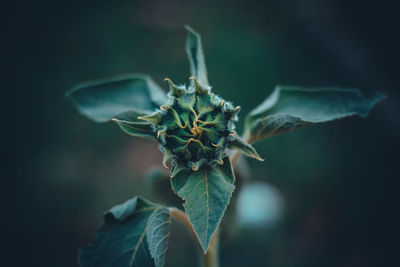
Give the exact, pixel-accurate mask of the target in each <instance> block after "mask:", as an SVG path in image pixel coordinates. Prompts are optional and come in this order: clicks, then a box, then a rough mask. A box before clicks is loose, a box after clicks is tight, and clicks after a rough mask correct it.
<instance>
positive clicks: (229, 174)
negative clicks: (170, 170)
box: [171, 157, 235, 253]
mask: <svg viewBox="0 0 400 267" xmlns="http://www.w3.org/2000/svg"><path fill="white" fill-rule="evenodd" d="M234 181H235V176H234V174H233V171H232V166H231V163H230V160H229V157H225V158H224V159H223V164H222V165H217V166H214V167H210V166H208V165H207V166H204V167H203V168H201V169H200V170H198V171H192V170H189V169H183V170H181V171H180V172H178V173H177V174H176V175H175V176H174V177H173V178H172V179H171V183H172V188H173V189H174V191H175V192H176V193H177V195H178V196H179V197H181V198H182V199H183V200H184V201H185V203H184V207H185V212H186V214H187V215H188V217H189V220H190V222H191V224H192V225H193V228H194V230H195V232H196V235H197V238H198V239H199V241H200V244H201V247H202V249H203V251H204V253H206V252H207V249H208V246H209V243H210V240H211V238H212V236H213V234H214V233H215V231H216V230H217V228H218V225H219V223H220V221H221V219H222V216H223V215H224V212H225V209H226V207H227V206H228V204H229V199H230V198H231V195H232V192H233V190H234V188H235V186H234Z"/></svg>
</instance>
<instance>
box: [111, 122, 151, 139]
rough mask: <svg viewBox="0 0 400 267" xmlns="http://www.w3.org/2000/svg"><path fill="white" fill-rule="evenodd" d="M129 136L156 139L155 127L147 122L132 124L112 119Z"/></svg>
mask: <svg viewBox="0 0 400 267" xmlns="http://www.w3.org/2000/svg"><path fill="white" fill-rule="evenodd" d="M112 121H114V122H116V123H117V124H118V126H119V127H120V128H121V129H122V130H123V131H124V132H125V133H127V134H129V135H132V136H139V137H152V138H155V137H156V135H155V132H154V127H153V126H152V125H151V124H150V123H147V122H131V121H123V120H118V119H112Z"/></svg>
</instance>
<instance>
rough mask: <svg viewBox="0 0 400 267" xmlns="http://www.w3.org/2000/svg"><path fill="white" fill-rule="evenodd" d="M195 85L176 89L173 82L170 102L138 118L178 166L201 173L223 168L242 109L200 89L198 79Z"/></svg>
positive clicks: (206, 90)
mask: <svg viewBox="0 0 400 267" xmlns="http://www.w3.org/2000/svg"><path fill="white" fill-rule="evenodd" d="M190 79H192V80H193V83H192V85H190V86H188V87H186V86H185V85H179V86H178V85H175V84H174V83H173V82H172V81H171V80H170V79H165V80H166V81H167V82H168V85H169V88H170V92H169V94H168V102H167V103H166V104H165V105H162V106H160V109H159V110H157V112H155V113H153V114H151V115H149V116H145V117H139V119H142V120H145V121H147V122H149V123H150V124H151V125H152V126H153V127H154V131H155V132H156V136H157V139H158V141H159V142H160V149H161V151H162V152H163V154H164V160H163V165H164V166H166V162H167V161H168V160H169V159H172V158H173V159H174V160H175V165H179V166H180V167H186V168H191V169H192V170H194V171H197V170H199V169H200V168H201V167H202V166H203V165H205V164H208V165H211V166H212V165H215V164H223V161H222V158H223V156H224V153H225V149H226V148H227V147H228V144H229V143H230V142H231V141H232V140H234V139H235V138H236V137H237V134H236V132H235V122H236V121H237V120H238V118H237V114H238V112H239V110H240V107H239V106H237V107H234V106H233V105H232V104H231V103H229V102H228V101H225V100H223V99H221V98H220V97H218V96H217V95H215V94H214V93H212V92H211V90H210V89H209V88H206V87H203V86H201V85H200V84H199V83H198V81H197V80H196V78H195V77H190Z"/></svg>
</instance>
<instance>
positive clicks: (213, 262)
mask: <svg viewBox="0 0 400 267" xmlns="http://www.w3.org/2000/svg"><path fill="white" fill-rule="evenodd" d="M218 249H219V229H217V231H216V232H215V234H214V235H213V237H212V239H211V241H210V246H209V247H208V251H207V254H205V255H204V256H203V267H219V257H218Z"/></svg>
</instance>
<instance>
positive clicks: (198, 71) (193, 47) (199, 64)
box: [185, 26, 209, 86]
mask: <svg viewBox="0 0 400 267" xmlns="http://www.w3.org/2000/svg"><path fill="white" fill-rule="evenodd" d="M185 28H186V30H187V31H188V36H187V39H186V52H187V54H188V57H189V63H190V73H191V75H192V76H194V77H196V78H197V81H198V82H199V84H200V85H202V86H209V84H208V79H207V67H206V62H205V59H204V53H203V47H202V45H201V37H200V34H198V33H197V32H196V31H195V30H193V29H192V28H191V27H189V26H186V27H185ZM191 83H192V85H194V81H192V82H191Z"/></svg>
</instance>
